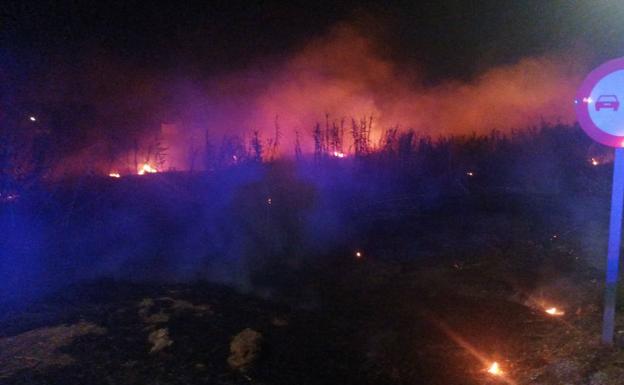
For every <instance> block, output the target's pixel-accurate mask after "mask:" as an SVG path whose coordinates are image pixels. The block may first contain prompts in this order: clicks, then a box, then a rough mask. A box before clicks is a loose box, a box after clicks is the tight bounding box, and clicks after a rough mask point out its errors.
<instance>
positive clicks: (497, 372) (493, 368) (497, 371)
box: [487, 362, 505, 376]
mask: <svg viewBox="0 0 624 385" xmlns="http://www.w3.org/2000/svg"><path fill="white" fill-rule="evenodd" d="M487 372H488V373H490V374H491V375H493V376H502V375H503V374H505V373H504V372H503V371H502V370H501V368H500V366H499V365H498V362H493V363H492V365H490V367H489V368H488V370H487Z"/></svg>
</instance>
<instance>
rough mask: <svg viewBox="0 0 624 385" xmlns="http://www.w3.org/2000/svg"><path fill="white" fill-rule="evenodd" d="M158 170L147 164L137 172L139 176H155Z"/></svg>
mask: <svg viewBox="0 0 624 385" xmlns="http://www.w3.org/2000/svg"><path fill="white" fill-rule="evenodd" d="M157 172H158V170H156V169H155V168H154V167H152V166H150V165H149V164H147V163H145V164H144V165H143V166H142V167H141V168H140V169H139V171H138V172H137V174H139V175H144V174H146V173H147V174H154V173H157Z"/></svg>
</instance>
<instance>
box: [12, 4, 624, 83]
mask: <svg viewBox="0 0 624 385" xmlns="http://www.w3.org/2000/svg"><path fill="white" fill-rule="evenodd" d="M3 3H4V4H5V5H4V6H3V7H2V19H1V22H2V24H1V35H0V38H1V43H2V47H3V50H4V54H5V55H7V54H9V55H12V56H13V57H14V60H17V61H19V63H20V66H22V68H24V66H26V67H29V65H28V64H29V63H24V61H31V63H30V66H34V67H37V65H38V64H40V65H42V66H45V63H46V60H50V58H55V59H56V60H59V58H61V59H63V60H66V61H67V62H72V61H75V60H76V59H77V58H81V57H84V55H90V54H93V53H94V52H98V53H104V54H107V55H111V56H114V57H116V58H119V59H120V60H122V61H124V62H127V63H129V64H132V65H137V66H147V67H150V68H155V69H157V70H163V71H168V70H175V71H180V70H183V71H199V72H202V71H204V72H207V73H215V72H217V71H222V70H226V71H229V70H232V69H239V68H244V67H246V66H250V65H253V63H254V61H255V60H257V59H258V58H259V57H262V58H266V57H275V56H277V57H279V56H280V55H284V54H287V53H288V52H290V51H291V50H293V49H295V48H296V47H298V46H299V45H301V44H304V43H305V42H306V41H308V40H309V39H311V38H313V37H314V36H318V35H322V34H323V33H324V32H325V31H326V30H327V28H329V27H331V26H332V25H334V24H335V23H337V22H340V21H345V20H347V21H349V22H351V23H354V24H355V25H357V26H358V27H359V28H361V29H362V30H363V31H366V33H368V34H370V35H371V36H373V37H374V38H376V39H379V40H380V41H381V42H382V43H383V45H385V46H386V47H387V52H386V53H387V54H388V55H392V56H393V57H394V58H398V59H401V60H405V61H406V62H407V63H409V64H411V65H419V66H422V67H424V68H425V69H426V71H427V73H428V74H429V78H431V79H435V78H448V77H456V76H459V77H466V76H470V75H471V74H473V73H474V72H476V71H481V70H483V69H485V68H487V67H490V66H493V65H497V64H500V63H505V62H512V61H514V60H517V59H518V58H521V57H523V56H532V55H540V54H543V53H546V52H553V51H557V52H572V51H573V50H574V49H578V50H580V51H581V55H582V56H584V57H585V58H587V57H588V58H589V59H590V60H591V61H592V62H593V61H597V60H603V59H604V58H608V57H613V56H618V55H621V54H622V52H624V39H622V37H621V35H622V33H624V27H622V26H621V20H623V19H624V5H623V4H621V2H618V1H608V0H596V1H587V0H585V1H505V0H503V1H500V0H492V1H490V0H485V1H464V0H452V1H451V0H443V1H427V2H425V1H421V2H419V1H404V2H389V4H385V2H374V1H360V2H358V1H340V2H335V1H324V0H322V1H288V2H277V1H267V2H255V1H240V0H234V1H185V2H175V1H171V2H135V1H119V2H99V1H45V0H44V1H34V2H28V1H16V2H8V3H7V2H3Z"/></svg>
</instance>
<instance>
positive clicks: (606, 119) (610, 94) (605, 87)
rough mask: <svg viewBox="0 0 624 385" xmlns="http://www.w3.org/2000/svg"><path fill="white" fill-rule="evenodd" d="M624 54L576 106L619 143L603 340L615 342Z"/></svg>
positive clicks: (590, 124)
mask: <svg viewBox="0 0 624 385" xmlns="http://www.w3.org/2000/svg"><path fill="white" fill-rule="evenodd" d="M620 101H623V102H624V58H619V59H614V60H611V61H608V62H606V63H604V64H603V65H601V66H600V67H598V68H596V69H595V70H593V71H592V72H590V74H589V75H587V77H586V78H585V80H584V81H583V84H581V87H580V88H579V90H578V92H577V94H576V98H575V99H574V107H575V110H576V116H577V118H578V121H579V124H580V125H581V127H582V128H583V130H585V132H586V133H587V135H589V136H590V137H591V138H593V139H594V140H595V141H597V142H599V143H602V144H604V145H607V146H610V147H615V161H614V162H613V186H612V190H611V219H610V221H609V246H608V250H607V274H606V285H605V300H604V301H605V302H604V312H603V322H602V342H604V343H605V344H608V345H611V344H612V343H613V332H614V329H615V301H616V292H617V279H618V270H619V261H620V242H621V238H622V206H623V203H624V106H623V107H622V108H620Z"/></svg>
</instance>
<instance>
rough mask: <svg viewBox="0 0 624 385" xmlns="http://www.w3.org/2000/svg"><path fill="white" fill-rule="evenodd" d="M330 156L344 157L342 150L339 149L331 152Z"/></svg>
mask: <svg viewBox="0 0 624 385" xmlns="http://www.w3.org/2000/svg"><path fill="white" fill-rule="evenodd" d="M332 156H334V157H336V158H344V157H346V155H345V153H344V152H340V151H334V152H333V153H332Z"/></svg>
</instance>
